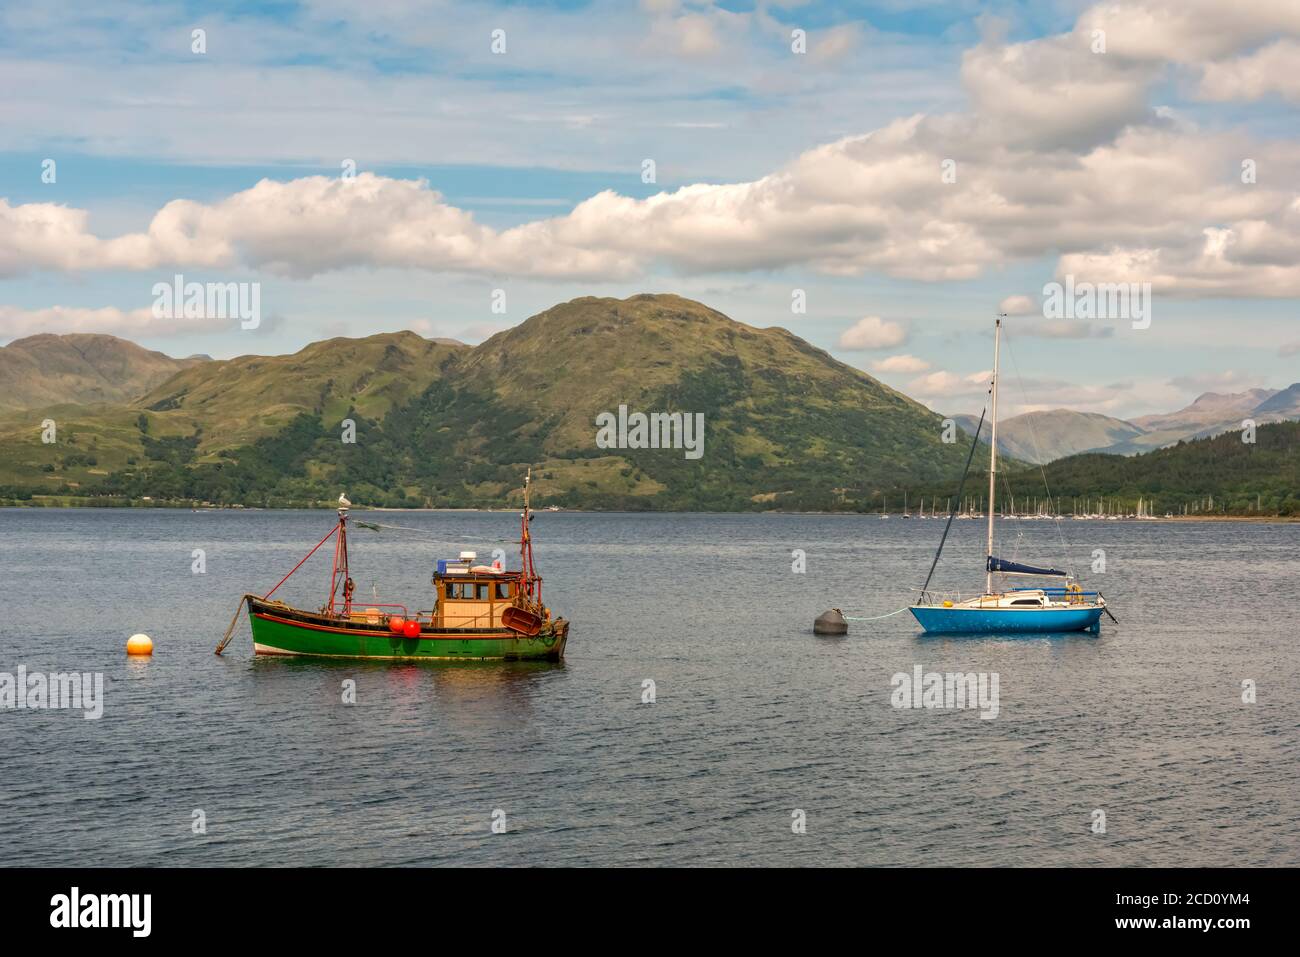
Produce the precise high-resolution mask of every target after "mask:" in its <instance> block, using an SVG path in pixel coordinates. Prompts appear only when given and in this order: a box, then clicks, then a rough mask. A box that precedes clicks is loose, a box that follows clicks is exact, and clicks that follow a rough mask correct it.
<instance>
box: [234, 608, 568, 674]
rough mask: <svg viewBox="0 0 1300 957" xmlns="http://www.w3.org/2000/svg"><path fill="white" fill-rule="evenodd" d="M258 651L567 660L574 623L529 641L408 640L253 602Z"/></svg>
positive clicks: (472, 633) (502, 637)
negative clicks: (565, 654) (571, 625)
mask: <svg viewBox="0 0 1300 957" xmlns="http://www.w3.org/2000/svg"><path fill="white" fill-rule="evenodd" d="M248 617H249V623H250V624H251V625H252V628H253V651H254V653H255V654H259V655H313V656H319V657H327V658H376V659H384V658H387V659H400V660H419V659H429V660H433V661H436V660H447V659H463V660H472V661H482V660H500V661H523V660H539V659H540V660H550V661H558V660H559V659H561V658H562V657H564V645H565V643H566V641H567V640H568V637H569V623H568V622H567V621H565V620H564V619H562V618H561V619H556V620H554V621H551V622H548V623H547V625H546V627H545V628H543V629H542V632H541V634H539V635H537V636H536V637H534V638H527V637H524V636H523V635H520V634H516V633H515V632H512V631H508V630H504V629H503V630H500V631H497V630H468V629H460V630H436V629H429V628H426V629H425V630H424V631H423V632H422V633H421V635H420V637H418V638H405V637H402V636H399V635H394V634H391V633H390V632H387V631H381V630H379V629H375V628H373V627H371V628H367V627H364V626H362V627H358V626H357V625H355V624H340V623H337V622H332V621H330V620H328V619H326V618H324V617H323V616H319V615H313V614H311V613H304V612H300V611H297V610H293V609H286V608H284V607H283V606H279V607H274V608H267V607H265V606H261V605H260V604H258V605H255V604H254V603H253V602H250V603H249V616H248Z"/></svg>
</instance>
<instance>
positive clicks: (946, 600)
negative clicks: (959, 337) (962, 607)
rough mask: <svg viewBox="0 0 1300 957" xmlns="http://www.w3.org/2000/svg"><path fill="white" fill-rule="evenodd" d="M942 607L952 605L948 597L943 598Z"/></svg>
mask: <svg viewBox="0 0 1300 957" xmlns="http://www.w3.org/2000/svg"><path fill="white" fill-rule="evenodd" d="M943 607H944V608H951V607H952V602H951V601H950V600H948V599H946V598H945V599H944V601H943Z"/></svg>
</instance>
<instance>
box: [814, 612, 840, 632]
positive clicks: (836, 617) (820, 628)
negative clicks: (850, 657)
mask: <svg viewBox="0 0 1300 957" xmlns="http://www.w3.org/2000/svg"><path fill="white" fill-rule="evenodd" d="M848 633H849V623H848V622H847V621H845V620H844V614H843V612H841V611H840V610H839V609H838V608H832V609H831V610H830V611H824V612H822V613H821V614H820V615H818V616H817V619H816V620H815V621H814V622H813V634H814V635H847V634H848Z"/></svg>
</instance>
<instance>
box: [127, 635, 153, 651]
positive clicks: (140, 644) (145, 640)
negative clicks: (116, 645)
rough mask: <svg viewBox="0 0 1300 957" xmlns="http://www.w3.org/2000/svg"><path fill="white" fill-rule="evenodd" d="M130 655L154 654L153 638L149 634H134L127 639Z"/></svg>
mask: <svg viewBox="0 0 1300 957" xmlns="http://www.w3.org/2000/svg"><path fill="white" fill-rule="evenodd" d="M126 653H127V654H128V655H152V654H153V639H152V638H150V637H149V636H148V635H132V636H131V637H130V638H128V639H127V640H126Z"/></svg>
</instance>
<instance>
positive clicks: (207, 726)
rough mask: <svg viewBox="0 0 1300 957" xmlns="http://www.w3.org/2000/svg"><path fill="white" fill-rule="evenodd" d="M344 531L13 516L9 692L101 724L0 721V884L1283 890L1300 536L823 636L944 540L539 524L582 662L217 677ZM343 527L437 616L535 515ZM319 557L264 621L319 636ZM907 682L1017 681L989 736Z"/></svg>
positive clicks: (672, 521) (296, 515) (1017, 545)
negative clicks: (1251, 870) (984, 607)
mask: <svg viewBox="0 0 1300 957" xmlns="http://www.w3.org/2000/svg"><path fill="white" fill-rule="evenodd" d="M333 518H334V516H333V513H331V512H326V511H254V510H248V511H229V510H227V511H204V512H191V511H180V510H163V509H119V510H110V509H104V510H97V509H67V510H61V509H3V510H0V581H2V582H4V584H5V588H6V593H7V597H6V601H5V612H4V614H3V615H0V672H3V673H8V674H14V673H16V671H17V669H18V668H19V667H20V666H22V667H24V668H25V669H26V671H27V672H28V673H33V672H42V673H51V672H102V673H103V675H104V694H103V714H102V717H100V718H99V719H98V720H87V719H85V718H84V717H83V716H82V715H81V713H79V712H76V711H70V710H48V709H47V710H39V709H37V710H33V709H17V708H4V709H0V747H2V751H0V753H2V754H3V769H4V770H3V774H0V865H3V866H16V865H117V866H140V865H162V866H186V865H267V866H278V865H338V866H354V865H470V866H474V865H584V864H594V865H637V864H643V865H648V864H669V865H801V866H805V865H956V866H963V865H1004V866H1015V865H1049V866H1053V865H1112V866H1122V865H1174V866H1181V865H1231V866H1237V865H1295V864H1298V863H1300V797H1298V794H1300V789H1297V787H1296V776H1297V775H1296V772H1297V768H1298V767H1300V669H1298V668H1297V665H1296V662H1297V643H1298V642H1300V618H1298V616H1297V615H1296V614H1295V613H1294V611H1293V607H1294V605H1295V596H1296V589H1297V586H1298V585H1300V525H1297V524H1292V525H1285V524H1262V523H1261V524H1245V523H1224V522H1219V523H1214V522H1206V523H1193V522H1153V521H1146V522H1138V521H1095V522H1071V521H1066V522H1063V523H1061V524H1060V526H1059V527H1058V525H1057V523H1054V522H1050V521H1035V522H1004V523H1002V527H1001V528H1000V533H999V534H1000V537H1001V538H1002V541H1003V544H1002V546H1001V551H1002V552H1003V554H1004V556H1005V557H1008V558H1015V557H1018V558H1019V559H1020V560H1022V561H1035V562H1044V563H1056V564H1059V563H1062V562H1067V563H1069V564H1071V565H1072V566H1073V567H1074V568H1075V569H1077V570H1078V571H1079V572H1080V574H1081V578H1082V580H1083V582H1084V583H1085V585H1086V586H1088V587H1099V588H1100V589H1101V590H1102V591H1103V592H1104V593H1105V595H1106V597H1107V600H1108V601H1109V603H1110V607H1111V609H1112V610H1113V611H1114V613H1115V615H1116V617H1117V618H1118V619H1119V621H1120V624H1119V625H1115V624H1113V623H1112V622H1110V621H1109V619H1105V620H1104V624H1103V628H1102V631H1101V633H1100V635H1089V634H1075V635H1057V636H1020V637H998V636H989V637H980V638H969V637H937V636H936V637H927V636H924V635H922V634H921V633H920V629H919V628H918V627H917V625H916V623H915V621H913V620H912V618H911V616H910V615H909V614H907V613H906V612H904V613H902V614H899V615H894V616H892V617H888V618H882V619H880V620H878V621H873V622H852V623H851V626H850V631H849V634H848V635H847V636H846V637H842V638H824V637H815V636H814V635H813V634H812V621H813V619H814V617H816V616H817V614H819V613H820V612H822V611H824V610H825V609H827V608H830V607H832V606H837V607H840V608H842V609H843V610H844V612H845V613H846V614H848V615H853V616H859V617H868V616H876V615H884V614H886V613H888V612H891V611H894V610H896V609H899V608H901V607H903V606H904V605H906V604H907V603H908V602H909V601H912V600H914V599H915V597H916V590H917V586H918V585H919V583H920V582H921V581H922V580H923V579H924V577H925V572H926V570H927V568H928V566H929V562H930V558H931V556H932V554H933V550H934V547H935V544H936V543H937V541H938V538H939V535H940V533H941V531H942V525H943V523H942V522H941V521H937V520H933V521H932V520H918V519H915V518H913V519H910V520H905V519H902V518H901V517H899V516H894V517H893V518H892V519H891V520H889V521H881V520H880V519H879V518H878V517H876V516H853V515H780V514H770V515H717V514H588V513H575V512H558V513H557V512H542V513H539V514H538V515H537V517H536V520H535V522H534V525H533V532H534V536H535V551H536V559H537V564H538V567H539V570H540V572H541V573H542V575H543V576H544V578H545V593H544V595H545V600H546V602H547V604H548V605H550V606H551V607H552V608H553V609H554V610H555V611H556V613H558V614H563V615H564V616H565V617H567V618H569V619H570V620H571V621H572V623H573V625H572V632H571V637H570V640H569V646H568V652H567V656H566V660H565V661H563V662H562V663H541V664H539V663H465V662H448V663H436V662H425V663H418V664H404V663H391V662H385V663H378V662H358V661H328V660H310V659H261V658H254V657H253V655H252V647H251V640H250V637H249V633H248V625H247V621H246V619H244V620H242V621H241V622H240V625H239V631H238V632H237V635H236V638H235V640H234V641H233V642H232V643H231V646H230V648H229V649H228V650H227V652H226V654H225V656H223V657H216V656H214V655H213V653H212V651H213V648H214V646H215V645H216V643H217V641H218V639H219V638H220V636H221V634H222V632H223V631H224V630H225V628H226V626H227V623H228V622H229V620H230V616H231V614H232V613H233V611H234V608H235V604H236V602H237V600H238V599H239V596H240V595H241V594H243V593H244V592H246V591H256V592H264V591H266V589H268V588H269V587H270V586H271V585H273V584H275V582H276V581H277V580H278V579H279V578H280V577H281V576H282V575H283V574H284V573H285V572H287V571H288V570H289V569H290V568H291V567H292V566H293V564H294V563H295V562H297V561H298V559H299V558H301V557H302V555H303V554H304V553H306V551H307V550H308V549H309V548H310V547H311V546H312V545H313V544H314V543H315V542H316V541H317V540H319V539H320V538H321V536H322V535H324V534H325V533H326V532H327V531H328V530H329V528H330V524H331V522H332V521H333ZM353 518H354V526H355V521H356V520H358V519H359V520H363V521H373V522H382V523H387V524H396V525H402V526H406V527H407V528H405V529H402V530H396V529H385V530H382V531H380V532H377V533H376V532H372V531H369V530H366V529H361V528H357V527H354V528H353V530H352V534H351V545H352V547H351V567H352V572H353V577H354V578H355V580H356V583H357V599H358V602H359V603H361V604H362V605H364V604H366V603H367V602H368V601H374V600H376V596H377V600H379V601H396V602H402V603H405V604H407V605H410V606H413V607H420V608H428V607H430V606H431V602H432V596H431V592H430V586H429V578H430V573H431V571H432V568H433V565H434V562H435V560H436V559H437V558H445V557H449V556H455V555H456V554H457V553H458V552H460V551H461V550H463V549H474V550H476V551H477V552H478V553H479V555H480V556H481V557H483V558H487V557H490V555H491V553H492V550H493V549H496V548H501V549H504V550H505V551H506V552H507V554H508V555H509V559H508V561H510V562H511V563H512V564H517V556H516V555H515V548H516V546H514V545H513V544H512V540H513V539H515V538H517V535H518V514H517V513H516V512H383V513H377V512H365V511H361V510H358V511H355V512H354V513H353ZM983 534H984V525H983V523H982V522H978V521H958V522H955V523H954V525H953V532H952V537H951V539H950V543H949V547H948V549H947V551H946V552H945V556H944V560H943V562H942V563H941V565H940V569H939V572H938V574H937V576H936V584H937V586H938V587H945V588H954V589H957V588H960V589H963V590H966V591H970V590H972V589H978V588H979V587H980V586H981V584H982V577H983V576H982V562H983ZM1063 539H1064V540H1065V541H1066V542H1067V543H1068V544H1063V541H1062V540H1063ZM196 550H201V556H202V560H203V562H202V564H203V568H202V573H196V561H197V560H198V559H197V557H196ZM325 551H327V550H326V549H323V550H322V552H321V553H318V555H317V557H316V558H315V559H313V560H312V562H309V563H308V564H307V565H305V566H304V567H303V569H302V570H301V571H299V572H298V574H297V575H295V576H294V577H293V578H292V579H290V581H289V583H288V584H286V585H285V586H284V588H283V589H282V590H281V591H280V592H279V593H277V597H284V598H285V599H286V600H289V601H290V602H292V603H295V604H301V605H303V606H306V607H311V608H315V607H318V606H319V605H320V604H321V602H322V601H323V598H324V592H325V590H326V583H327V580H328V573H329V565H328V561H329V559H328V556H326V555H324V554H323V553H324V552H325ZM800 555H802V556H803V559H802V561H803V562H804V563H806V570H804V571H803V572H799V571H796V570H795V569H796V568H797V566H798V565H799V563H800ZM1099 558H1100V559H1102V560H1104V564H1105V567H1104V571H1101V570H1098V571H1094V570H1093V568H1094V567H1095V566H1096V565H1097V563H1098V560H1099ZM136 632H144V633H147V634H148V635H150V636H151V637H152V638H153V640H154V646H155V652H154V654H153V656H152V657H151V658H148V659H131V660H129V659H128V658H127V657H126V655H125V653H124V645H125V642H126V639H127V637H128V636H130V635H131V634H133V633H136ZM918 665H919V666H921V668H922V670H923V671H924V672H939V673H945V672H962V673H972V672H974V673H982V674H985V675H996V676H997V678H998V693H999V699H998V709H997V715H996V717H992V718H988V717H981V712H980V710H979V709H969V708H968V709H947V708H933V709H925V708H920V709H908V708H899V707H895V706H894V698H895V695H894V682H893V676H894V675H896V674H898V673H905V674H908V675H910V674H911V673H912V672H913V670H914V668H915V667H916V666H918ZM347 682H355V693H356V703H355V704H344V703H343V691H344V688H345V687H346V683H347ZM651 683H652V684H651ZM1243 683H1248V684H1247V685H1246V687H1248V688H1249V687H1253V689H1254V701H1253V702H1248V701H1243V695H1244V694H1245V696H1246V697H1247V698H1249V697H1250V695H1249V694H1246V693H1245V692H1244V691H1243ZM651 691H653V701H649V700H647V699H648V698H650V697H651ZM196 812H200V813H196ZM799 812H802V817H801V816H800V813H799ZM1098 812H1100V813H1101V814H1102V815H1104V825H1105V826H1104V831H1098V830H1097V822H1098V821H1100V820H1103V818H1100V817H1099V816H1098ZM197 820H201V821H202V822H203V825H204V826H203V828H202V829H199V828H197V827H196V825H195V822H196V821H197ZM800 820H802V821H803V822H804V828H803V832H802V833H798V832H797V831H798V830H799V829H798V828H796V827H792V824H794V823H797V822H798V821H800ZM494 821H499V822H503V823H504V833H495V832H494V830H493V822H494ZM196 830H202V833H196Z"/></svg>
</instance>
